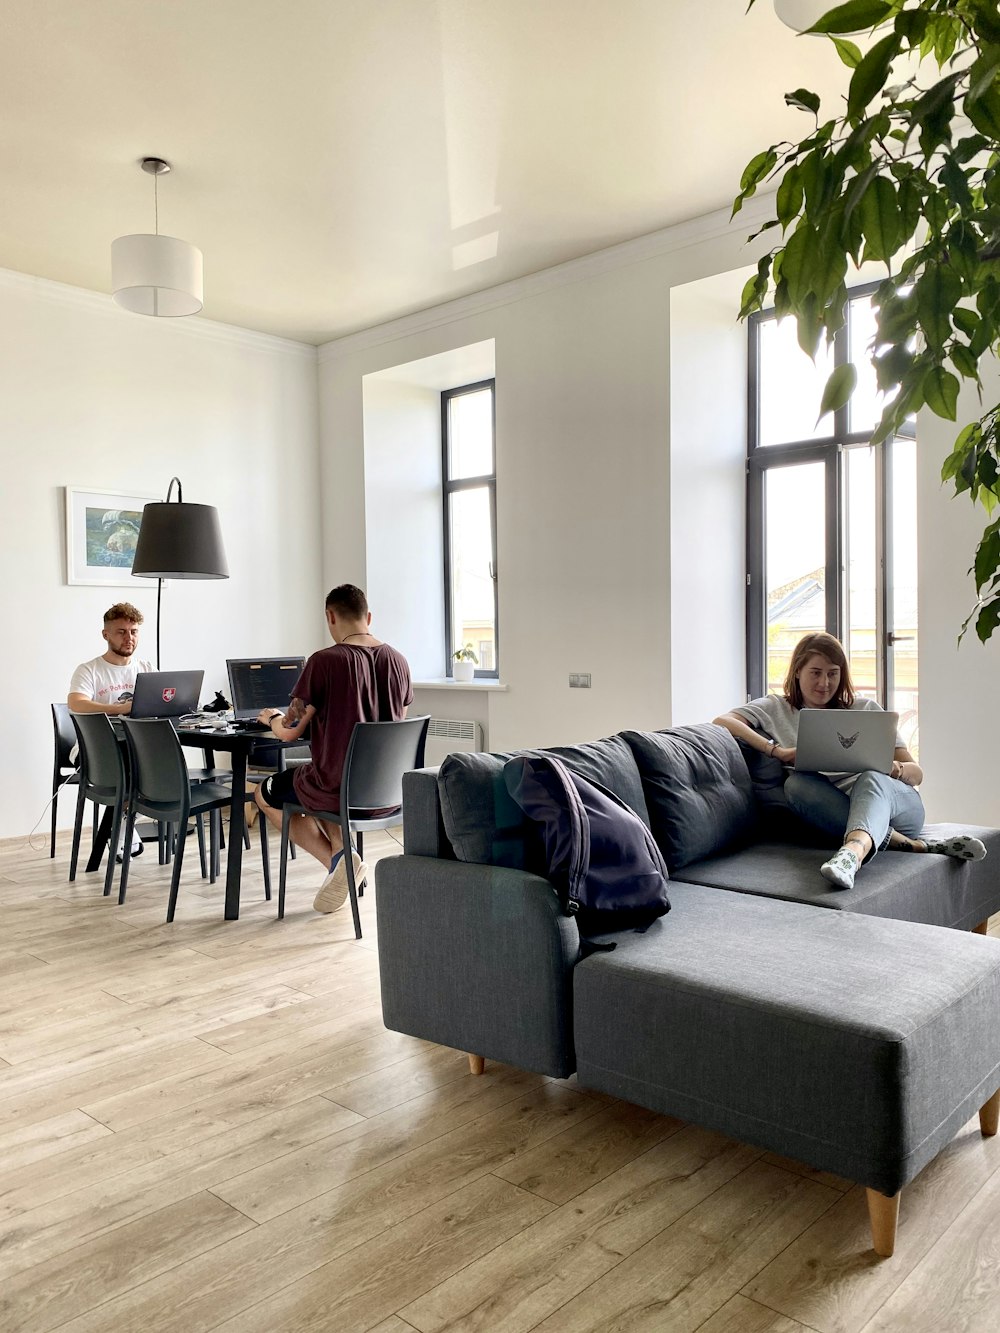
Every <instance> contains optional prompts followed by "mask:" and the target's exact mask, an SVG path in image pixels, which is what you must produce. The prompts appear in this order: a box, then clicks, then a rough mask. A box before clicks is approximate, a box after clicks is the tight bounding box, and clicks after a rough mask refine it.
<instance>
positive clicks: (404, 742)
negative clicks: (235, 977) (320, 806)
mask: <svg viewBox="0 0 1000 1333" xmlns="http://www.w3.org/2000/svg"><path fill="white" fill-rule="evenodd" d="M429 723H430V717H429V716H427V717H408V718H404V719H403V721H401V722H358V723H356V724H355V727H354V731H353V732H352V734H351V739H350V742H349V744H348V746H347V754H346V755H345V756H344V767H343V770H342V771H341V778H340V812H339V813H337V812H334V811H331V810H320V811H317V810H307V809H306V808H305V807H304V806H301V805H284V806H282V808H281V876H280V879H279V881H278V919H279V920H280V919H281V918H282V917H283V916H284V915H285V876H286V872H287V870H288V823H289V820H290V819H291V816H292V815H311V816H312V818H313V819H319V820H322V821H324V822H325V823H328V824H338V825H339V826H340V831H341V833H342V835H343V838H344V848H345V855H344V867H345V869H346V871H347V888H348V892H349V893H350V896H351V912H352V914H353V916H354V937H355V939H358V940H359V939H360V938H361V914H360V912H359V911H358V889H357V885H356V884H355V883H354V858H353V857H352V856H351V855H350V847H351V841H352V834H353V835H356V842H357V848H358V854H359V855H363V846H364V844H363V836H364V834H365V833H367V832H369V831H374V830H376V829H385V828H391V827H392V826H393V825H394V824H398V823H399V809H400V806H401V805H402V804H403V774H404V773H408V772H409V771H410V770H411V769H414V768H423V765H424V744H425V742H426V740H427V727H428V724H429ZM387 809H388V810H391V813H390V814H388V815H372V813H371V812H372V811H373V810H387Z"/></svg>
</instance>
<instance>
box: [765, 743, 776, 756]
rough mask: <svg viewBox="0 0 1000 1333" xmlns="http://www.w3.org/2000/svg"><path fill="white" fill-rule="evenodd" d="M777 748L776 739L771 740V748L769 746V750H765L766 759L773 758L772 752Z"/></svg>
mask: <svg viewBox="0 0 1000 1333" xmlns="http://www.w3.org/2000/svg"><path fill="white" fill-rule="evenodd" d="M777 748H778V742H777V741H772V742H771V748H770V750H768V752H767V757H768V759H773V758H774V752H775V750H776V749H777Z"/></svg>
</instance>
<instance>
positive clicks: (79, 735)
mask: <svg viewBox="0 0 1000 1333" xmlns="http://www.w3.org/2000/svg"><path fill="white" fill-rule="evenodd" d="M57 706H58V705H53V712H54V711H55V708H56V707H57ZM69 717H70V725H71V726H72V728H73V731H74V735H75V736H76V739H77V743H78V744H79V747H80V781H79V787H78V793H77V798H76V819H75V821H74V823H73V850H72V851H71V853H70V858H69V878H70V883H72V882H73V881H74V880H75V879H76V867H77V863H78V861H79V857H80V836H81V834H82V832H83V809H84V805H85V804H86V802H87V801H93V803H94V814H95V816H96V813H97V808H98V806H106V807H108V808H110V809H111V812H112V817H111V834H110V837H109V839H108V868H107V870H106V872H105V875H104V893H105V895H107V894H109V893H110V892H111V881H112V879H113V877H114V873H115V849H116V848H117V846H118V834H119V832H120V830H121V821H122V812H123V810H124V806H125V797H126V794H127V791H128V783H127V781H126V777H125V761H124V757H123V755H122V748H121V746H120V745H119V744H118V739H117V737H116V736H115V730H114V727H113V726H112V725H111V720H110V719H109V718H108V716H107V714H105V713H70V714H69Z"/></svg>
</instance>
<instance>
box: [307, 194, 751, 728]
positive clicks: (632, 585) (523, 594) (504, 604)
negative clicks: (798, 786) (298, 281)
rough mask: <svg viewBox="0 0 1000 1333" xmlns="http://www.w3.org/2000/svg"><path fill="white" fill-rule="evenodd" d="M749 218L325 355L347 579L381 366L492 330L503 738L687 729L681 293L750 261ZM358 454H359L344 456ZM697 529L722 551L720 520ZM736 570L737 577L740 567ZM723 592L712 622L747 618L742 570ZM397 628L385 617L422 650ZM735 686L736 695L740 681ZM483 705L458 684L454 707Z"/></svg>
mask: <svg viewBox="0 0 1000 1333" xmlns="http://www.w3.org/2000/svg"><path fill="white" fill-rule="evenodd" d="M748 229H749V224H748V223H746V222H743V221H742V220H741V223H740V225H739V226H738V227H735V228H728V227H727V226H726V224H725V222H724V220H723V219H722V218H721V217H718V216H713V217H712V218H709V219H701V220H699V221H698V222H697V223H693V224H691V225H690V226H685V227H680V228H675V229H673V230H672V231H671V232H670V233H664V234H662V235H660V236H657V237H654V238H646V239H645V240H644V241H642V242H638V243H630V244H629V245H626V246H622V247H617V248H616V249H615V250H613V251H607V252H604V253H603V254H601V255H599V256H593V257H591V258H590V259H587V260H581V261H574V262H573V263H571V264H567V265H563V266H562V267H561V268H560V269H558V270H550V271H549V272H548V273H547V274H541V275H537V276H536V277H534V278H530V279H524V280H522V281H520V282H518V283H513V284H508V285H507V286H506V287H504V288H498V289H495V290H494V291H493V292H492V293H486V294H483V295H482V296H481V297H477V298H466V299H465V300H463V301H459V302H454V303H452V304H451V305H449V306H446V307H441V308H440V309H439V310H437V311H431V312H426V314H424V315H422V316H415V317H412V318H410V319H408V320H403V321H399V322H398V323H396V324H394V325H392V326H386V327H385V328H383V329H374V330H370V331H369V332H368V333H366V334H362V335H355V336H353V337H350V338H346V339H341V340H340V341H339V342H336V343H331V344H328V345H327V346H326V347H324V348H322V349H321V352H320V394H321V403H322V414H321V439H322V441H323V453H324V480H323V486H324V496H325V499H326V501H327V502H328V503H335V504H337V505H338V506H345V507H346V508H347V510H348V511H349V512H350V513H351V514H352V515H353V516H352V517H349V518H348V520H347V521H346V522H344V523H343V524H338V525H337V526H336V528H335V529H334V528H332V527H331V529H330V530H329V532H328V534H327V544H326V546H325V551H324V555H325V564H326V569H327V572H328V573H330V574H331V575H332V571H333V570H334V569H337V570H338V573H339V571H341V570H346V569H350V568H354V569H359V568H360V569H361V571H362V576H363V572H364V560H365V532H364V524H363V522H361V521H359V520H358V517H357V514H358V513H360V512H363V505H364V469H363V465H362V459H361V455H362V453H363V436H364V422H363V413H362V389H361V386H362V380H363V378H364V376H366V375H369V374H372V373H373V372H377V371H381V370H385V369H386V368H387V367H391V366H395V365H399V364H401V363H405V362H409V361H414V360H418V359H420V358H423V357H429V356H434V355H438V354H440V353H442V352H446V351H449V350H451V349H455V348H459V347H463V346H465V345H467V344H470V343H474V342H478V341H481V340H483V339H488V338H492V339H494V340H495V345H496V378H497V400H496V411H497V504H498V511H499V513H498V534H497V538H498V541H497V544H498V552H497V555H498V574H499V578H498V585H499V599H500V656H501V667H500V672H501V679H502V680H503V682H504V683H505V684H506V685H507V686H508V687H509V688H508V690H507V691H506V692H505V693H495V694H491V695H490V696H489V735H490V744H491V745H492V746H493V747H494V748H498V749H505V748H508V747H513V746H519V745H527V744H545V743H558V742H563V741H573V740H579V739H583V738H585V737H593V736H597V735H602V734H607V733H608V732H612V731H615V730H617V729H618V728H621V727H625V726H636V727H655V726H664V725H667V724H669V723H670V721H671V717H672V683H671V645H672V635H671V611H670V597H671V557H670V544H671V539H670V515H671V508H672V507H673V508H674V509H675V510H676V509H677V507H678V506H681V507H683V506H684V505H685V504H686V503H687V501H688V499H689V498H690V497H689V495H688V490H689V488H691V487H692V486H695V484H696V483H697V485H698V486H699V487H700V481H699V480H698V471H697V469H696V468H690V467H686V468H685V469H684V480H683V481H682V483H681V490H680V492H676V491H675V493H674V494H673V495H671V489H670V478H671V457H670V410H671V405H670V392H669V376H670V368H669V358H670V351H671V348H670V336H669V324H670V293H671V288H672V287H675V286H680V285H683V284H685V283H688V282H691V281H694V280H695V279H697V278H701V277H706V276H710V275H712V274H714V273H717V272H729V271H731V270H733V269H736V268H740V267H743V266H745V265H746V264H747V263H748V262H749V259H750V257H749V256H748V255H747V253H746V250H745V248H744V244H743V238H744V236H745V233H746V231H747V230H748ZM733 318H735V316H733ZM345 446H347V447H349V451H350V453H351V461H350V463H349V465H348V466H347V467H344V466H341V465H340V463H339V462H338V465H337V466H336V468H334V467H333V466H327V460H328V459H331V460H332V453H333V450H334V449H338V450H340V451H341V453H342V451H343V449H344V448H345ZM740 484H741V483H740ZM352 493H353V495H354V497H355V499H354V504H353V505H352V504H351V501H350V499H349V496H350V494H352ZM700 538H701V547H702V549H703V551H706V552H707V551H710V550H711V549H712V542H713V534H712V531H711V530H710V529H708V528H707V527H703V528H702V530H701V532H700ZM730 573H731V577H732V579H734V580H735V581H736V582H737V583H738V582H739V580H740V578H741V576H742V560H741V561H740V567H739V569H736V570H732V571H730ZM716 595H717V597H718V599H719V600H718V603H717V606H716V603H715V601H714V600H713V601H711V602H710V603H709V605H708V606H707V607H706V615H707V616H709V617H711V618H713V619H714V618H715V617H716V616H717V615H725V616H727V617H730V619H731V616H730V609H731V606H732V605H733V604H734V596H735V597H736V598H737V600H738V596H739V594H738V593H736V594H734V592H733V587H732V584H731V582H727V579H726V576H725V574H723V576H722V577H721V578H720V579H719V580H718V581H717V584H716ZM396 628H397V626H396V625H394V624H392V623H387V622H386V621H385V620H383V619H380V621H379V629H380V632H381V633H383V634H384V635H385V637H386V638H389V639H391V640H394V641H396V642H397V644H398V646H399V647H400V648H401V649H403V651H406V650H407V645H406V642H405V641H404V640H403V639H402V638H401V637H400V636H399V635H397V634H396V633H395V631H396ZM399 628H400V629H402V628H403V622H402V621H400V622H399ZM696 651H697V653H698V656H699V657H700V656H701V655H702V654H701V650H700V649H697V650H696ZM697 669H699V670H700V667H698V668H697ZM571 671H572V672H583V671H589V672H590V673H591V676H592V680H593V687H592V688H591V689H590V690H570V689H569V685H568V680H567V677H568V674H569V673H570V672H571ZM720 688H721V689H723V690H724V691H725V699H724V702H725V703H727V704H728V703H730V702H731V698H730V690H729V682H728V681H726V682H725V684H724V685H722V686H720ZM736 697H738V694H737V696H736ZM687 706H689V707H690V706H691V704H690V699H689V700H688V704H687ZM466 715H467V712H466V711H465V709H463V705H462V698H461V695H460V694H458V693H457V692H456V695H455V702H454V706H453V708H452V709H451V711H450V713H449V714H448V716H453V717H462V716H466Z"/></svg>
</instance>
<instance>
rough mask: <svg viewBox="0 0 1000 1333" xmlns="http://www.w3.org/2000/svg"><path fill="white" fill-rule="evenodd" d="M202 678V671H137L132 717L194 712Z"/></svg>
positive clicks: (196, 709)
mask: <svg viewBox="0 0 1000 1333" xmlns="http://www.w3.org/2000/svg"><path fill="white" fill-rule="evenodd" d="M204 679H205V673H204V671H140V672H139V674H138V675H137V676H136V678H135V690H134V692H133V694H132V717H133V718H142V717H181V716H183V714H185V713H196V712H197V711H198V697H199V695H200V694H201V686H202V682H203V681H204Z"/></svg>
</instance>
